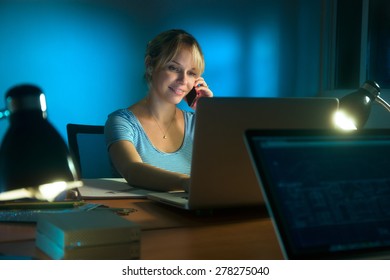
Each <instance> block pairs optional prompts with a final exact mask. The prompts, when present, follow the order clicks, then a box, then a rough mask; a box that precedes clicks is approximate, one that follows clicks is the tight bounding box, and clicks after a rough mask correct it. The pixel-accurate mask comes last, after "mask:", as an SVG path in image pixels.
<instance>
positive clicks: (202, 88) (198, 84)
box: [186, 77, 213, 110]
mask: <svg viewBox="0 0 390 280" xmlns="http://www.w3.org/2000/svg"><path fill="white" fill-rule="evenodd" d="M200 97H213V92H212V91H211V90H210V89H209V87H208V86H207V84H206V82H205V80H204V79H203V78H202V77H200V78H199V79H197V80H196V81H195V86H194V87H193V88H192V90H191V91H190V92H189V93H188V94H187V95H186V101H187V104H188V106H190V107H191V108H192V109H194V110H195V109H196V103H197V102H198V100H199V98H200Z"/></svg>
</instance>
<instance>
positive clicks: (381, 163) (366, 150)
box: [246, 130, 390, 259]
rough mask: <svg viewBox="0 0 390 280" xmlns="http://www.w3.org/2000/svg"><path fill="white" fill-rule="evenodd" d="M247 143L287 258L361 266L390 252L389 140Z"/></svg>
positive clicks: (261, 138) (284, 134) (313, 136)
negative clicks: (362, 261) (355, 260)
mask: <svg viewBox="0 0 390 280" xmlns="http://www.w3.org/2000/svg"><path fill="white" fill-rule="evenodd" d="M246 137H247V143H248V144H249V145H248V147H249V150H250V152H251V156H252V160H253V163H254V166H255V168H256V171H257V172H258V177H259V179H260V180H261V184H260V185H261V188H262V191H263V195H264V196H265V198H266V200H267V207H268V209H269V211H270V214H271V216H272V218H273V221H274V224H275V226H276V229H277V231H278V236H279V239H280V241H281V242H282V249H283V250H284V253H285V256H286V257H287V258H290V259H338V258H359V256H360V254H370V253H374V252H375V253H377V252H380V251H382V252H384V251H386V250H387V249H389V248H390V157H389V156H390V132H388V131H383V130H382V131H379V130H368V131H359V132H353V133H352V132H351V133H348V134H346V133H340V132H336V131H335V130H333V131H308V130H306V131H277V130H276V131H265V130H264V131H249V132H247V134H246ZM366 256H367V257H368V255H366ZM363 258H364V257H363Z"/></svg>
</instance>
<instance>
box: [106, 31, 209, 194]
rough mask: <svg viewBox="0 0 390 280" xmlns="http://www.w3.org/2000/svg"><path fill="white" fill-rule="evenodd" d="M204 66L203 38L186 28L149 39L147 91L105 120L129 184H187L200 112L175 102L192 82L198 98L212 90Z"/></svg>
mask: <svg viewBox="0 0 390 280" xmlns="http://www.w3.org/2000/svg"><path fill="white" fill-rule="evenodd" d="M204 66H205V63H204V57H203V53H202V50H201V48H200V46H199V43H198V42H197V41H196V39H195V38H194V37H193V36H192V35H190V34H189V33H187V32H185V31H184V30H176V29H174V30H169V31H165V32H163V33H161V34H159V35H157V37H155V38H154V39H153V40H152V41H150V42H149V44H148V46H147V48H146V54H145V69H146V70H145V78H146V81H147V83H148V89H149V90H148V93H147V95H146V97H145V98H143V99H142V100H140V101H139V102H137V103H135V104H133V105H131V106H130V107H128V108H126V109H120V110H117V111H115V112H113V113H111V114H110V115H109V117H108V119H107V122H106V125H105V134H106V139H107V146H108V151H109V154H110V157H111V160H112V162H113V164H114V166H115V167H116V169H117V170H118V171H119V173H120V174H121V175H122V176H123V177H124V178H125V179H126V181H127V182H128V183H129V184H130V185H133V186H138V187H144V188H148V189H151V190H156V191H170V190H188V186H189V180H190V177H189V175H190V169H191V157H192V141H193V136H194V121H195V116H194V113H193V112H187V111H183V110H180V109H179V108H177V106H176V105H177V104H179V103H180V102H181V101H182V100H183V98H184V99H185V98H186V95H187V94H188V93H189V92H190V91H191V90H192V89H193V88H195V90H196V100H198V98H200V97H212V96H213V93H212V92H211V90H210V89H209V88H208V86H207V84H206V82H205V80H204V79H203V78H202V77H201V74H202V73H203V71H204ZM196 100H195V104H194V105H193V108H195V107H196Z"/></svg>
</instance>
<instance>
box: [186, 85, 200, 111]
mask: <svg viewBox="0 0 390 280" xmlns="http://www.w3.org/2000/svg"><path fill="white" fill-rule="evenodd" d="M197 95H198V94H197V93H196V90H195V88H192V89H191V91H190V92H189V93H188V94H187V95H186V100H187V104H188V106H190V107H192V105H194V102H195V99H196V96H197Z"/></svg>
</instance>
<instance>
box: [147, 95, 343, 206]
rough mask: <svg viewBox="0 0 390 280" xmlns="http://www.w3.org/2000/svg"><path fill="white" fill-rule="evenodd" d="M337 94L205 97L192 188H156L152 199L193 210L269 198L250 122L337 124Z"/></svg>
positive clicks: (199, 118) (199, 115)
mask: <svg viewBox="0 0 390 280" xmlns="http://www.w3.org/2000/svg"><path fill="white" fill-rule="evenodd" d="M337 108H338V99H336V98H229V97H214V98H201V99H200V100H199V102H198V104H197V109H196V124H195V132H194V143H193V155H192V163H191V186H190V190H189V192H188V193H180V192H176V193H165V192H160V193H151V194H149V195H148V198H149V199H152V200H155V201H159V202H163V203H167V204H170V205H173V206H177V207H180V208H184V209H188V210H201V209H216V208H230V207H240V206H250V205H256V204H260V203H263V198H262V195H261V192H260V190H259V187H258V183H257V181H256V175H255V173H254V171H253V168H252V166H251V162H250V158H249V156H248V152H247V150H246V147H245V143H244V132H245V130H247V129H249V128H318V127H322V128H325V127H330V126H332V121H331V116H332V115H333V113H334V112H335V111H336V110H337Z"/></svg>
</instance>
